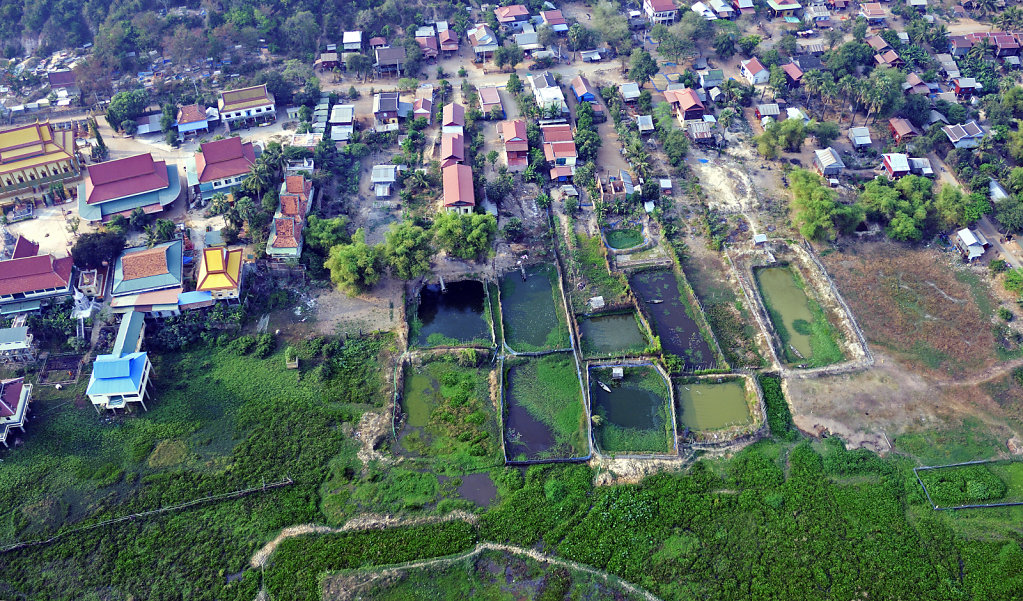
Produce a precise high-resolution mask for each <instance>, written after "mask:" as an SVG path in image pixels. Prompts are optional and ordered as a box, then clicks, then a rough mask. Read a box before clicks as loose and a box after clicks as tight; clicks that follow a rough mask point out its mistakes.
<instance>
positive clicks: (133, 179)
mask: <svg viewBox="0 0 1023 601" xmlns="http://www.w3.org/2000/svg"><path fill="white" fill-rule="evenodd" d="M168 185H169V180H168V176H167V163H166V162H165V161H154V160H153V155H151V154H149V153H148V152H147V153H146V154H139V155H135V156H133V157H127V158H124V159H116V160H113V161H107V162H105V163H99V164H96V165H90V166H89V167H87V168H86V173H85V202H86V203H88V204H96V203H98V202H106V201H108V200H115V199H118V198H124V197H126V196H135V195H136V194H142V193H144V192H152V191H154V190H162V189H164V188H166V187H167V186H168Z"/></svg>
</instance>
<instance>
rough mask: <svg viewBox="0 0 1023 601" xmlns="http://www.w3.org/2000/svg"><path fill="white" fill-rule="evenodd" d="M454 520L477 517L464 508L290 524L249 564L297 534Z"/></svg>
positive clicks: (472, 520) (260, 560)
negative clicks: (432, 513) (434, 513)
mask: <svg viewBox="0 0 1023 601" xmlns="http://www.w3.org/2000/svg"><path fill="white" fill-rule="evenodd" d="M454 520H463V521H466V522H469V523H470V524H476V521H477V517H476V516H475V515H474V514H471V513H469V512H467V511H462V510H455V511H452V512H451V513H449V514H446V515H443V516H423V517H418V518H401V517H396V516H390V515H376V514H363V515H359V516H356V517H354V518H352V519H350V520H348V521H347V522H345V525H344V526H341V527H340V528H331V527H330V526H322V525H319V524H299V525H297V526H288V527H287V528H285V529H284V530H281V533H280V534H278V535H277V537H276V538H274V539H273V540H272V541H270V542H268V543H267V544H265V545H263V547H262V548H261V549H260V550H259V551H256V552H255V553H254V554H253V555H252V559H250V560H249V565H251V566H252V567H253V568H261V567H263V565H264V564H265V563H266V560H267V559H269V558H270V556H271V555H273V552H274V551H275V550H277V546H278V545H280V544H281V542H282V541H284V540H285V539H288V538H293V537H296V536H304V535H307V534H329V533H337V532H357V531H360V530H381V529H384V528H397V527H402V526H421V525H423V524H440V523H443V522H451V521H454Z"/></svg>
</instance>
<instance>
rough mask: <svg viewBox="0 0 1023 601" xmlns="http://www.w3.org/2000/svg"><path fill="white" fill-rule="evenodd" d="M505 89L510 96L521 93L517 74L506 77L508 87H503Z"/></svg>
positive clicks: (520, 81) (520, 84)
mask: <svg viewBox="0 0 1023 601" xmlns="http://www.w3.org/2000/svg"><path fill="white" fill-rule="evenodd" d="M505 89H506V90H508V92H509V93H511V94H518V93H519V92H521V91H522V80H521V79H519V74H518V73H512V74H511V75H509V76H508V85H507V86H505Z"/></svg>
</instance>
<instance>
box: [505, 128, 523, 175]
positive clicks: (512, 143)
mask: <svg viewBox="0 0 1023 601" xmlns="http://www.w3.org/2000/svg"><path fill="white" fill-rule="evenodd" d="M501 138H502V139H504V156H505V159H506V161H507V163H508V171H511V172H516V171H523V170H525V168H526V165H528V164H529V139H528V138H527V136H526V122H525V120H523V119H514V120H512V121H502V122H501Z"/></svg>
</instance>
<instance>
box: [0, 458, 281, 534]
mask: <svg viewBox="0 0 1023 601" xmlns="http://www.w3.org/2000/svg"><path fill="white" fill-rule="evenodd" d="M294 483H295V481H294V480H292V479H291V477H290V476H285V478H284V480H281V481H280V482H271V483H269V484H267V483H265V482H264V483H263V484H261V485H260V486H253V487H251V488H243V489H241V490H236V491H232V492H228V493H223V494H220V495H211V496H208V497H201V498H199V499H193V500H191V501H188V502H185V503H180V504H178V505H171V506H169V507H161V508H159V509H152V510H150V511H142V512H140V513H133V514H130V515H125V516H121V517H119V518H113V519H109V520H103V521H102V522H97V523H95V524H89V525H87V526H80V527H78V528H71V529H70V530H65V531H64V532H60V533H57V534H55V535H53V536H51V537H50V538H47V539H40V540H34V541H21V542H17V543H12V544H10V545H7V546H5V547H0V553H9V552H11V551H17V550H18V549H25V548H28V547H38V546H42V545H48V544H50V543H53V542H56V541H58V540H60V539H62V538H64V537H66V536H70V535H72V534H77V533H79V532H86V531H88V530H95V529H96V528H102V527H104V526H109V525H111V524H119V523H121V522H133V521H135V520H141V519H145V518H147V517H151V516H154V515H158V514H161V513H168V512H172V511H182V510H184V509H188V508H190V507H195V506H197V505H202V504H204V503H215V502H219V501H227V500H229V499H238V498H241V497H245V496H248V495H251V494H253V493H257V492H265V491H268V490H273V489H275V488H282V487H284V486H291V485H292V484H294Z"/></svg>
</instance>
